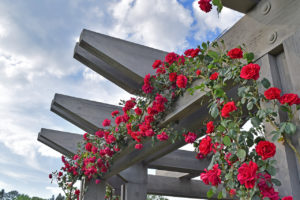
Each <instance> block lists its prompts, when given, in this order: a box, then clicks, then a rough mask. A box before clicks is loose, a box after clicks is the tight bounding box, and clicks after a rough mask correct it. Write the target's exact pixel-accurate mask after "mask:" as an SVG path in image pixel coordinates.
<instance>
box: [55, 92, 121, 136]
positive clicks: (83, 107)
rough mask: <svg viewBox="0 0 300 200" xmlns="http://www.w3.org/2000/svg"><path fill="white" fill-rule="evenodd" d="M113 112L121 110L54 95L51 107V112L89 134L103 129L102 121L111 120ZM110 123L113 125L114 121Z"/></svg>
mask: <svg viewBox="0 0 300 200" xmlns="http://www.w3.org/2000/svg"><path fill="white" fill-rule="evenodd" d="M114 110H119V111H121V110H122V109H121V107H119V106H114V105H110V104H105V103H100V102H96V101H90V100H85V99H81V98H76V97H70V96H66V95H62V94H55V96H54V99H53V101H52V105H51V111H53V112H54V113H56V114H58V115H59V116H61V117H62V118H64V119H66V120H67V121H69V122H71V123H72V124H74V125H76V126H78V127H79V128H81V129H83V130H85V131H87V132H88V133H90V134H94V133H95V132H96V131H97V130H99V128H104V127H103V126H102V122H103V120H104V119H106V118H108V119H112V117H111V112H112V111H114ZM111 122H112V124H114V120H112V121H111Z"/></svg>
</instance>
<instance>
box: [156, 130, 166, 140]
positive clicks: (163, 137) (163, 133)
mask: <svg viewBox="0 0 300 200" xmlns="http://www.w3.org/2000/svg"><path fill="white" fill-rule="evenodd" d="M156 137H157V139H158V140H160V141H164V140H167V139H169V136H168V135H167V133H166V132H162V133H161V134H158V135H157V136H156Z"/></svg>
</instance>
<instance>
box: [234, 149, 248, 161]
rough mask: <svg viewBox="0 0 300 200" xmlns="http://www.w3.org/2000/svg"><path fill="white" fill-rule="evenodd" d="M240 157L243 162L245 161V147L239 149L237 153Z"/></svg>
mask: <svg viewBox="0 0 300 200" xmlns="http://www.w3.org/2000/svg"><path fill="white" fill-rule="evenodd" d="M236 155H237V156H238V158H239V159H240V161H241V162H243V161H244V160H245V158H246V151H245V150H244V149H239V150H238V151H237V154H236Z"/></svg>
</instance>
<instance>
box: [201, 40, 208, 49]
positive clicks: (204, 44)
mask: <svg viewBox="0 0 300 200" xmlns="http://www.w3.org/2000/svg"><path fill="white" fill-rule="evenodd" d="M202 48H203V50H206V49H207V44H206V43H205V42H203V43H202Z"/></svg>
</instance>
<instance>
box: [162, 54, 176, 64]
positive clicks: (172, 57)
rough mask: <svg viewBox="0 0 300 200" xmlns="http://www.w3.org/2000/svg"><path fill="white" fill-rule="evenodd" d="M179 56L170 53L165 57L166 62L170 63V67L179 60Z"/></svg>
mask: <svg viewBox="0 0 300 200" xmlns="http://www.w3.org/2000/svg"><path fill="white" fill-rule="evenodd" d="M177 57H178V55H177V54H176V53H174V52H171V53H168V54H167V55H166V57H165V62H167V63H169V64H170V65H171V64H172V63H173V62H175V61H176V60H177Z"/></svg>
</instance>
